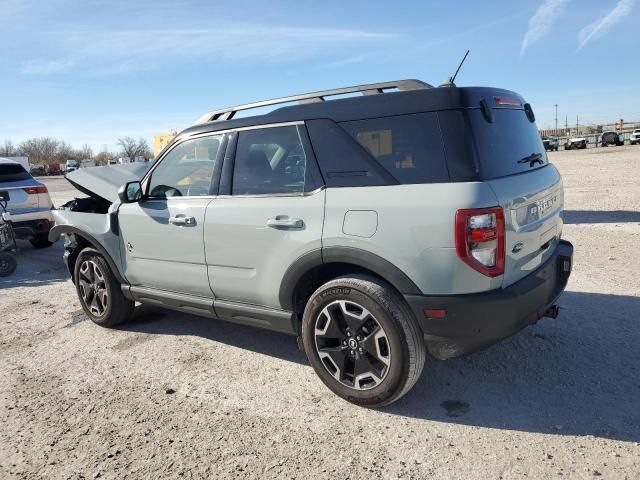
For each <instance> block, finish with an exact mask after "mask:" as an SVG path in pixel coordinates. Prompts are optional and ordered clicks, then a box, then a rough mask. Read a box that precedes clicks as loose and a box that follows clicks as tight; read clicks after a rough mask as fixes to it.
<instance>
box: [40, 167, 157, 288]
mask: <svg viewBox="0 0 640 480" xmlns="http://www.w3.org/2000/svg"><path fill="white" fill-rule="evenodd" d="M149 167H150V164H149V163H134V164H126V165H108V166H104V167H89V168H83V169H80V170H76V171H74V172H71V173H69V174H67V175H65V178H66V179H67V180H68V181H69V182H70V183H71V184H72V185H73V186H74V187H75V188H76V189H78V190H79V191H81V192H82V193H85V194H86V195H87V197H80V198H74V199H73V200H71V201H69V202H67V203H65V204H64V205H62V206H61V207H60V208H58V209H57V210H53V211H52V215H53V219H54V221H55V226H54V227H53V228H52V229H51V231H50V232H49V240H50V241H52V242H55V241H56V240H57V239H58V238H59V237H60V235H64V236H65V245H64V250H65V253H64V261H65V264H66V265H67V268H68V269H69V273H70V274H71V278H72V279H74V266H75V260H76V258H77V256H78V254H79V253H80V251H82V250H83V249H84V248H87V247H89V248H94V249H96V250H97V251H99V252H100V254H101V255H102V256H103V257H104V258H105V259H106V261H107V262H108V263H109V266H110V267H111V270H112V271H113V272H114V274H115V275H116V277H118V281H120V282H122V283H124V278H123V277H122V275H121V273H120V272H122V271H123V268H122V261H121V255H120V251H121V248H122V240H121V237H120V235H119V229H118V208H119V206H120V201H119V199H118V189H119V188H120V187H121V186H122V185H124V184H125V183H127V182H131V181H136V180H140V179H141V178H142V177H143V176H144V174H145V173H146V172H147V170H148V169H149ZM74 281H75V279H74Z"/></svg>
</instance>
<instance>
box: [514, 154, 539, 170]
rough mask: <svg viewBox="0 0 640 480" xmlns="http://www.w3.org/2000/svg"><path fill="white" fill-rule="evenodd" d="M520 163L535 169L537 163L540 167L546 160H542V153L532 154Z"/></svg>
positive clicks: (519, 161)
mask: <svg viewBox="0 0 640 480" xmlns="http://www.w3.org/2000/svg"><path fill="white" fill-rule="evenodd" d="M518 163H528V164H529V166H530V167H533V166H534V165H535V164H536V163H539V164H540V165H544V160H542V154H541V153H532V154H531V155H528V156H526V157H524V158H523V159H521V160H518Z"/></svg>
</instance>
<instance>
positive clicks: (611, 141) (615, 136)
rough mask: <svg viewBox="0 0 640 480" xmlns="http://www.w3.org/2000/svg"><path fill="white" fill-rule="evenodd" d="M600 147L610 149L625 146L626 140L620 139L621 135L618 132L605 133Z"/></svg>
mask: <svg viewBox="0 0 640 480" xmlns="http://www.w3.org/2000/svg"><path fill="white" fill-rule="evenodd" d="M600 145H602V146H603V147H608V146H610V145H617V146H620V145H624V140H622V138H620V134H619V133H618V132H614V131H611V132H604V133H603V134H602V136H601V137H600Z"/></svg>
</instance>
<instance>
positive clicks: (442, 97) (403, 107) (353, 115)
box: [177, 87, 525, 138]
mask: <svg viewBox="0 0 640 480" xmlns="http://www.w3.org/2000/svg"><path fill="white" fill-rule="evenodd" d="M499 96H502V97H511V98H517V99H519V100H520V103H521V105H524V103H525V101H524V99H523V98H522V97H521V96H520V95H518V94H517V93H515V92H512V91H509V90H503V89H498V88H491V87H437V88H425V89H420V90H409V91H399V92H388V93H380V94H378V95H362V96H357V97H350V98H343V99H336V100H327V101H319V102H314V103H303V104H300V105H291V106H286V107H281V108H278V109H276V110H273V111H271V112H269V113H267V114H265V115H256V116H251V117H245V118H237V119H231V120H215V121H211V122H207V123H202V124H199V125H195V126H193V127H190V128H187V129H186V130H184V131H182V132H181V133H180V134H179V135H178V137H177V138H183V137H185V136H191V135H194V134H199V133H206V132H215V131H219V130H228V129H233V128H240V127H249V126H255V125H264V124H272V123H284V122H294V121H305V120H312V119H320V118H324V119H330V120H333V121H335V122H344V121H349V120H361V119H365V118H376V117H385V116H391V115H402V114H410V113H420V112H429V111H436V110H451V109H461V108H478V107H479V103H480V100H482V99H486V100H487V101H489V100H493V98H492V97H499ZM490 103H491V104H494V102H493V101H491V102H490ZM494 108H500V106H499V105H496V106H495V107H494ZM509 108H513V106H510V107H509Z"/></svg>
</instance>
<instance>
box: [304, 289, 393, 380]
mask: <svg viewBox="0 0 640 480" xmlns="http://www.w3.org/2000/svg"><path fill="white" fill-rule="evenodd" d="M314 336H315V346H316V351H317V353H318V356H319V357H320V360H321V362H322V364H323V365H324V367H325V368H326V369H327V371H328V372H329V373H330V374H331V375H332V376H333V377H334V378H335V379H336V380H338V381H339V382H340V383H342V384H343V385H345V386H347V387H350V388H353V389H355V390H368V389H371V388H373V387H375V386H376V385H379V384H380V382H382V381H383V380H384V379H385V377H386V376H387V373H388V372H389V366H390V364H391V350H390V347H389V341H388V339H387V334H386V332H385V331H384V329H383V328H382V326H381V324H380V323H379V322H378V320H377V319H376V318H375V317H374V316H373V314H372V313H371V312H370V311H369V310H367V309H366V308H364V307H363V306H362V305H359V304H357V303H355V302H352V301H347V300H336V301H334V302H331V303H330V304H328V305H327V306H326V307H325V308H324V309H323V310H322V311H321V312H320V314H319V315H318V317H317V318H316V322H315V331H314Z"/></svg>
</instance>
